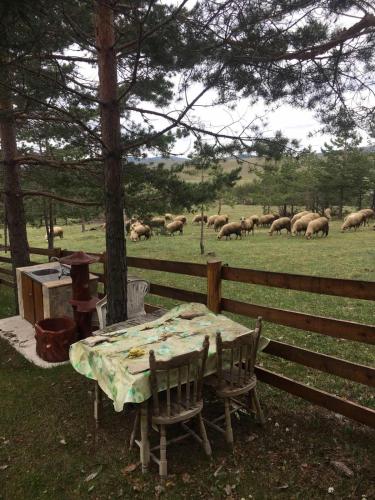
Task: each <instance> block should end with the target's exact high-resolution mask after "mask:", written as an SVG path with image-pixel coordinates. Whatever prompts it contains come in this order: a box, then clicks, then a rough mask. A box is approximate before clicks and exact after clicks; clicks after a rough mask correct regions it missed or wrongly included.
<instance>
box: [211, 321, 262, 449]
mask: <svg viewBox="0 0 375 500" xmlns="http://www.w3.org/2000/svg"><path fill="white" fill-rule="evenodd" d="M261 329H262V318H258V320H257V324H256V328H255V330H254V331H251V332H248V333H245V334H243V335H240V336H239V337H237V338H236V339H234V340H231V341H223V340H222V338H221V333H220V332H217V334H216V355H217V373H216V374H215V375H213V376H210V377H207V378H206V379H205V381H204V382H205V384H207V385H209V386H211V387H212V388H213V389H214V390H215V392H216V395H217V396H218V397H219V398H222V399H224V410H225V412H224V414H223V415H220V416H219V417H218V418H216V419H214V420H213V421H211V422H210V421H207V420H205V422H206V423H207V425H209V426H210V427H212V428H214V429H216V430H218V431H220V432H222V433H224V434H225V438H226V441H227V443H228V444H229V445H231V446H232V445H233V430H232V422H231V414H232V413H234V412H236V411H237V410H239V409H240V408H245V409H246V410H250V411H251V412H254V413H255V414H256V415H257V417H258V419H259V421H260V423H261V424H262V425H264V423H265V419H264V416H263V412H262V409H261V407H260V404H259V399H258V396H257V392H256V384H257V379H256V376H255V374H254V367H255V360H256V355H257V349H258V343H259V337H260V333H261ZM243 395H247V401H246V404H245V403H244V402H243V401H240V400H239V399H237V398H238V397H239V396H243ZM221 420H224V421H225V429H223V428H222V427H220V425H218V423H219V422H220V421H221Z"/></svg>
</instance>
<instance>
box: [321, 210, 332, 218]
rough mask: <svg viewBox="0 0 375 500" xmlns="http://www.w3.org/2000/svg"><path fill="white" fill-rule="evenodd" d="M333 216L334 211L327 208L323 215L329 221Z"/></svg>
mask: <svg viewBox="0 0 375 500" xmlns="http://www.w3.org/2000/svg"><path fill="white" fill-rule="evenodd" d="M331 214H332V210H331V209H330V208H325V209H324V211H323V215H324V217H326V218H327V219H328V220H330V219H331Z"/></svg>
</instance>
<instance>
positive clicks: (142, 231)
mask: <svg viewBox="0 0 375 500" xmlns="http://www.w3.org/2000/svg"><path fill="white" fill-rule="evenodd" d="M142 236H144V238H145V240H148V239H149V238H150V237H151V228H150V226H147V225H146V224H145V225H144V224H140V223H139V222H136V223H134V224H132V225H131V231H130V240H131V241H138V240H140V239H141V237H142Z"/></svg>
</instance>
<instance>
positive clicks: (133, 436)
mask: <svg viewBox="0 0 375 500" xmlns="http://www.w3.org/2000/svg"><path fill="white" fill-rule="evenodd" d="M138 426H139V410H137V413H136V414H135V419H134V425H133V430H132V433H131V435H130V443H129V449H130V450H131V449H132V448H133V445H134V441H135V436H136V435H137V430H138Z"/></svg>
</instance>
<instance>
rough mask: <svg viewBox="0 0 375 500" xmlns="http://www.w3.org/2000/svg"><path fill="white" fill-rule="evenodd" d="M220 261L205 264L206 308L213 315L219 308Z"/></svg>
mask: <svg viewBox="0 0 375 500" xmlns="http://www.w3.org/2000/svg"><path fill="white" fill-rule="evenodd" d="M221 266H222V262H221V260H212V261H209V262H207V307H208V308H209V309H210V310H211V311H212V312H214V313H215V314H217V313H219V312H220V307H221V277H220V276H221Z"/></svg>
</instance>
